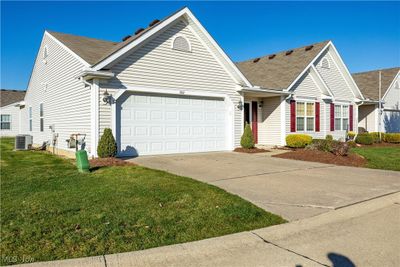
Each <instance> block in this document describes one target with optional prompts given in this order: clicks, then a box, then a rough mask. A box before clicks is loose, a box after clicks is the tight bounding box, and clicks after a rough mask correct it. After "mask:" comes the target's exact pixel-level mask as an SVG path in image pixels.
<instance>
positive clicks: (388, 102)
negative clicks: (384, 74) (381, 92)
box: [383, 77, 400, 111]
mask: <svg viewBox="0 0 400 267" xmlns="http://www.w3.org/2000/svg"><path fill="white" fill-rule="evenodd" d="M399 85H400V77H397V79H396V80H395V82H394V83H393V84H392V86H391V87H390V88H389V89H388V91H387V93H386V96H385V98H384V99H383V101H384V102H385V103H384V104H383V107H384V108H385V109H390V110H399V111H400V88H398V87H397V86H399Z"/></svg>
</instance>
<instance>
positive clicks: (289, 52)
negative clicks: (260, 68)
mask: <svg viewBox="0 0 400 267" xmlns="http://www.w3.org/2000/svg"><path fill="white" fill-rule="evenodd" d="M291 53H293V50H289V51H286V53H285V55H287V56H288V55H290V54H291Z"/></svg>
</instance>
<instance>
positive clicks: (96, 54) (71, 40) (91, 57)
mask: <svg viewBox="0 0 400 267" xmlns="http://www.w3.org/2000/svg"><path fill="white" fill-rule="evenodd" d="M48 32H49V33H50V34H51V35H52V36H54V37H55V38H56V39H57V40H59V41H60V42H61V43H63V44H64V45H65V46H66V47H68V48H69V49H71V50H72V51H73V52H74V53H75V54H77V55H78V56H80V57H81V58H82V59H83V60H85V61H86V62H88V63H89V64H95V63H96V62H97V61H98V60H99V58H101V57H103V56H104V55H105V54H107V53H109V52H110V51H112V49H113V48H114V47H116V46H117V45H118V44H119V43H116V42H110V41H104V40H99V39H94V38H89V37H84V36H77V35H72V34H66V33H60V32H53V31H48Z"/></svg>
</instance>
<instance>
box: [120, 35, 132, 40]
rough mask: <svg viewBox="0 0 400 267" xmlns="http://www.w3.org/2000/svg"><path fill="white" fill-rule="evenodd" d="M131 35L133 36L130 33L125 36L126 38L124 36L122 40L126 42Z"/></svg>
mask: <svg viewBox="0 0 400 267" xmlns="http://www.w3.org/2000/svg"><path fill="white" fill-rule="evenodd" d="M130 37H131V36H130V35H127V36H125V37H124V38H122V42H125V41H126V40H128V39H129V38H130Z"/></svg>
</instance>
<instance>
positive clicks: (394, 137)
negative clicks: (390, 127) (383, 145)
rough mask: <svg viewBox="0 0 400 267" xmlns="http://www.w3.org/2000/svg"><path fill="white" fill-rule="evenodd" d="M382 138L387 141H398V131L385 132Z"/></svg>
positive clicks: (399, 138)
mask: <svg viewBox="0 0 400 267" xmlns="http://www.w3.org/2000/svg"><path fill="white" fill-rule="evenodd" d="M384 140H385V142H388V143H400V133H386V134H385V139H384Z"/></svg>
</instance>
